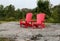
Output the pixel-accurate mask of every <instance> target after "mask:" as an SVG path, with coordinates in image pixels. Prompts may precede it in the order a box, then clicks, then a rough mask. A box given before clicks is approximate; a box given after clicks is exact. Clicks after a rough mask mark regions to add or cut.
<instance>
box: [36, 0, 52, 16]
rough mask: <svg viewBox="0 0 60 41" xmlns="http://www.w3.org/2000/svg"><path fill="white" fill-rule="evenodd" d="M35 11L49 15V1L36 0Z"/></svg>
mask: <svg viewBox="0 0 60 41" xmlns="http://www.w3.org/2000/svg"><path fill="white" fill-rule="evenodd" d="M37 10H38V11H37V12H38V13H39V12H44V13H45V14H47V16H48V17H50V16H51V11H50V3H49V1H48V0H46V1H45V0H38V2H37Z"/></svg>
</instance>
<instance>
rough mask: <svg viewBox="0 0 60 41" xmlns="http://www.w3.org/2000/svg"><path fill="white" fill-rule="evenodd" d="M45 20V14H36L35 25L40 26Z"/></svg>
mask: <svg viewBox="0 0 60 41" xmlns="http://www.w3.org/2000/svg"><path fill="white" fill-rule="evenodd" d="M44 19H45V13H39V14H37V24H41V23H42V21H44Z"/></svg>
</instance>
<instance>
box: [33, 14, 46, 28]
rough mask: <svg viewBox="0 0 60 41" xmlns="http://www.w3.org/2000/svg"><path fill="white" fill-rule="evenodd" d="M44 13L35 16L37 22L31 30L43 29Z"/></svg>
mask: <svg viewBox="0 0 60 41" xmlns="http://www.w3.org/2000/svg"><path fill="white" fill-rule="evenodd" d="M45 15H46V14H45V13H39V14H37V20H36V22H35V23H33V28H35V27H36V28H38V27H39V28H45V24H44V21H45Z"/></svg>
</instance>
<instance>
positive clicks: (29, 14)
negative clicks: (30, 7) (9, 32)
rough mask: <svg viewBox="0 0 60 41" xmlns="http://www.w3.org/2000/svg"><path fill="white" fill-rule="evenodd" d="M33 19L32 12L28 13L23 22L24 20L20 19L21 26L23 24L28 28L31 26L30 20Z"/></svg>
mask: <svg viewBox="0 0 60 41" xmlns="http://www.w3.org/2000/svg"><path fill="white" fill-rule="evenodd" d="M31 20H32V13H27V14H26V19H25V21H24V22H23V20H22V19H21V20H20V26H21V27H22V25H24V27H25V28H27V27H28V26H31V24H30V21H31Z"/></svg>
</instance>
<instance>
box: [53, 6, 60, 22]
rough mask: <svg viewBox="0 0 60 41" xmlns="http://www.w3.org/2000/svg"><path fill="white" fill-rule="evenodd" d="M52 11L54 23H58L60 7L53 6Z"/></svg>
mask: <svg viewBox="0 0 60 41" xmlns="http://www.w3.org/2000/svg"><path fill="white" fill-rule="evenodd" d="M52 11H53V13H52V18H53V19H54V22H58V23H60V5H57V6H54V7H53V8H52Z"/></svg>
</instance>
